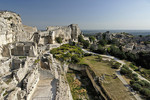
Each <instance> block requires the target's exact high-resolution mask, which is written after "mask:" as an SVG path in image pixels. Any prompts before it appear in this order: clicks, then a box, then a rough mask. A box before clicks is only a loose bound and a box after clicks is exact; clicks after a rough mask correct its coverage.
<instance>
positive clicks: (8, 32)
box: [0, 11, 37, 57]
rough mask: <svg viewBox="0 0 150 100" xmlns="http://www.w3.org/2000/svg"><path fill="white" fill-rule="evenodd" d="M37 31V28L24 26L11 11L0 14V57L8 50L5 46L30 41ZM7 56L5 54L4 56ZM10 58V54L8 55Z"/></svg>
mask: <svg viewBox="0 0 150 100" xmlns="http://www.w3.org/2000/svg"><path fill="white" fill-rule="evenodd" d="M36 31H37V28H36V27H29V26H25V25H23V24H22V20H21V17H20V16H19V15H18V14H16V13H14V12H9V11H1V12H0V40H1V42H0V57H2V55H1V53H2V52H3V51H4V50H7V48H3V45H6V44H8V43H12V42H17V41H29V40H30V38H31V36H32V35H33V33H34V32H36ZM5 55H6V54H5V53H4V56H5ZM6 56H8V53H7V55H6Z"/></svg>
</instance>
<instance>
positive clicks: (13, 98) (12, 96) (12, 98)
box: [6, 87, 21, 100]
mask: <svg viewBox="0 0 150 100" xmlns="http://www.w3.org/2000/svg"><path fill="white" fill-rule="evenodd" d="M19 91H21V88H19V87H16V88H15V90H14V91H12V92H11V93H10V94H9V95H8V97H7V99H6V100H20V98H18V92H19Z"/></svg>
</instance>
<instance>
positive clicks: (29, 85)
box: [23, 67, 39, 100]
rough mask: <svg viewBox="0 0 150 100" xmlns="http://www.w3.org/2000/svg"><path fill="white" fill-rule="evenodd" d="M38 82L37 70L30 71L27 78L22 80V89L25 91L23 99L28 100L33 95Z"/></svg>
mask: <svg viewBox="0 0 150 100" xmlns="http://www.w3.org/2000/svg"><path fill="white" fill-rule="evenodd" d="M38 81H39V72H38V68H37V67H35V68H34V69H33V70H32V71H30V73H29V74H28V75H27V77H26V78H25V79H24V80H23V89H24V90H25V91H26V97H25V98H26V99H27V100H29V99H30V97H31V95H32V94H33V92H34V89H35V88H36V85H37V83H38Z"/></svg>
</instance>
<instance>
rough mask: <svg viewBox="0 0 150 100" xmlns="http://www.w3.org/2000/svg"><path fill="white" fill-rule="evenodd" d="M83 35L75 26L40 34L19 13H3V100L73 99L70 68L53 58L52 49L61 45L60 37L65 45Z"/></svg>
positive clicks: (0, 78)
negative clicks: (69, 81)
mask: <svg viewBox="0 0 150 100" xmlns="http://www.w3.org/2000/svg"><path fill="white" fill-rule="evenodd" d="M80 34H81V31H80V29H79V27H78V25H76V24H71V25H69V26H61V27H60V26H56V27H55V26H49V27H47V29H46V30H45V31H38V30H37V28H36V27H30V26H26V25H23V24H22V21H21V18H20V16H19V15H18V14H16V13H14V12H9V11H1V12H0V40H1V42H0V100H39V99H40V100H46V99H49V98H51V100H72V96H71V93H70V88H69V86H68V83H67V80H66V76H65V73H66V72H67V69H68V65H66V64H61V63H60V62H59V61H57V60H56V59H54V58H53V56H52V54H50V49H51V48H55V47H58V46H59V44H57V41H56V40H55V39H56V38H57V37H60V38H62V41H63V43H66V42H69V41H70V40H71V41H77V39H78V35H80ZM41 84H42V86H41ZM44 89H45V90H44ZM42 90H44V92H43V91H42Z"/></svg>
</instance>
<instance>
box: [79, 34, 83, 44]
mask: <svg viewBox="0 0 150 100" xmlns="http://www.w3.org/2000/svg"><path fill="white" fill-rule="evenodd" d="M83 41H84V39H83V36H82V35H79V36H78V42H81V43H82V42H83Z"/></svg>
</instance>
